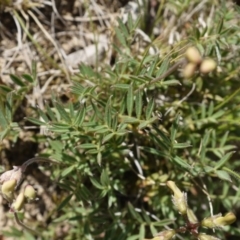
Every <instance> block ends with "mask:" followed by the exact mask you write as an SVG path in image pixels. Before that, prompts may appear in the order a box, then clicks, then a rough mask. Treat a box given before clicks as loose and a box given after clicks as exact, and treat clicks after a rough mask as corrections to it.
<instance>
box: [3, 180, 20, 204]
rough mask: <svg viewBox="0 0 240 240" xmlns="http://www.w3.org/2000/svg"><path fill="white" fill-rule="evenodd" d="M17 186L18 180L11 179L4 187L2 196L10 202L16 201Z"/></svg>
mask: <svg viewBox="0 0 240 240" xmlns="http://www.w3.org/2000/svg"><path fill="white" fill-rule="evenodd" d="M16 184H17V181H16V179H11V180H8V181H5V182H4V183H3V185H2V188H1V190H2V194H3V196H4V197H5V198H6V199H7V200H8V201H9V202H12V201H13V199H14V194H13V193H14V189H15V186H16Z"/></svg>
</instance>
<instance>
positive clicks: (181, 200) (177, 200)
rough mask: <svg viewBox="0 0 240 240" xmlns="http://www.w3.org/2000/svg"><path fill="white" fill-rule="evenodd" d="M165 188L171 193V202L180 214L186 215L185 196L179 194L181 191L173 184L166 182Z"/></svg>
mask: <svg viewBox="0 0 240 240" xmlns="http://www.w3.org/2000/svg"><path fill="white" fill-rule="evenodd" d="M167 186H168V187H169V188H170V189H171V190H172V191H173V194H174V195H173V196H172V200H173V203H174V205H175V206H176V208H177V209H178V211H179V213H180V214H183V215H184V214H186V213H187V194H186V193H185V192H181V190H180V189H179V188H178V187H177V186H176V184H175V182H173V181H167Z"/></svg>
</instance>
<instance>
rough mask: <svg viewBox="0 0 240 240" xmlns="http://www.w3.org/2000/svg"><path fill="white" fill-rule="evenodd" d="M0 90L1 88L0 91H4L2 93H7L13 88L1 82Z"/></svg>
mask: <svg viewBox="0 0 240 240" xmlns="http://www.w3.org/2000/svg"><path fill="white" fill-rule="evenodd" d="M0 90H1V92H4V93H9V92H11V91H13V89H11V88H10V87H8V86H6V85H3V84H0Z"/></svg>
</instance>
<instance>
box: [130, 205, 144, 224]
mask: <svg viewBox="0 0 240 240" xmlns="http://www.w3.org/2000/svg"><path fill="white" fill-rule="evenodd" d="M128 209H129V211H130V213H131V215H132V216H133V217H134V218H135V219H136V220H137V221H138V222H139V223H143V220H142V217H141V215H140V214H139V213H138V212H136V210H135V209H134V207H133V206H132V204H131V203H130V202H128Z"/></svg>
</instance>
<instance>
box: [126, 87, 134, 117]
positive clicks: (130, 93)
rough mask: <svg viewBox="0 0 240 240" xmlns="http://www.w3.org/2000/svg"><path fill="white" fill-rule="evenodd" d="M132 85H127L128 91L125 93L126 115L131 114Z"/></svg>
mask: <svg viewBox="0 0 240 240" xmlns="http://www.w3.org/2000/svg"><path fill="white" fill-rule="evenodd" d="M133 101H134V99H133V87H132V85H130V86H129V89H128V93H127V111H128V115H129V116H132V110H133Z"/></svg>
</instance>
